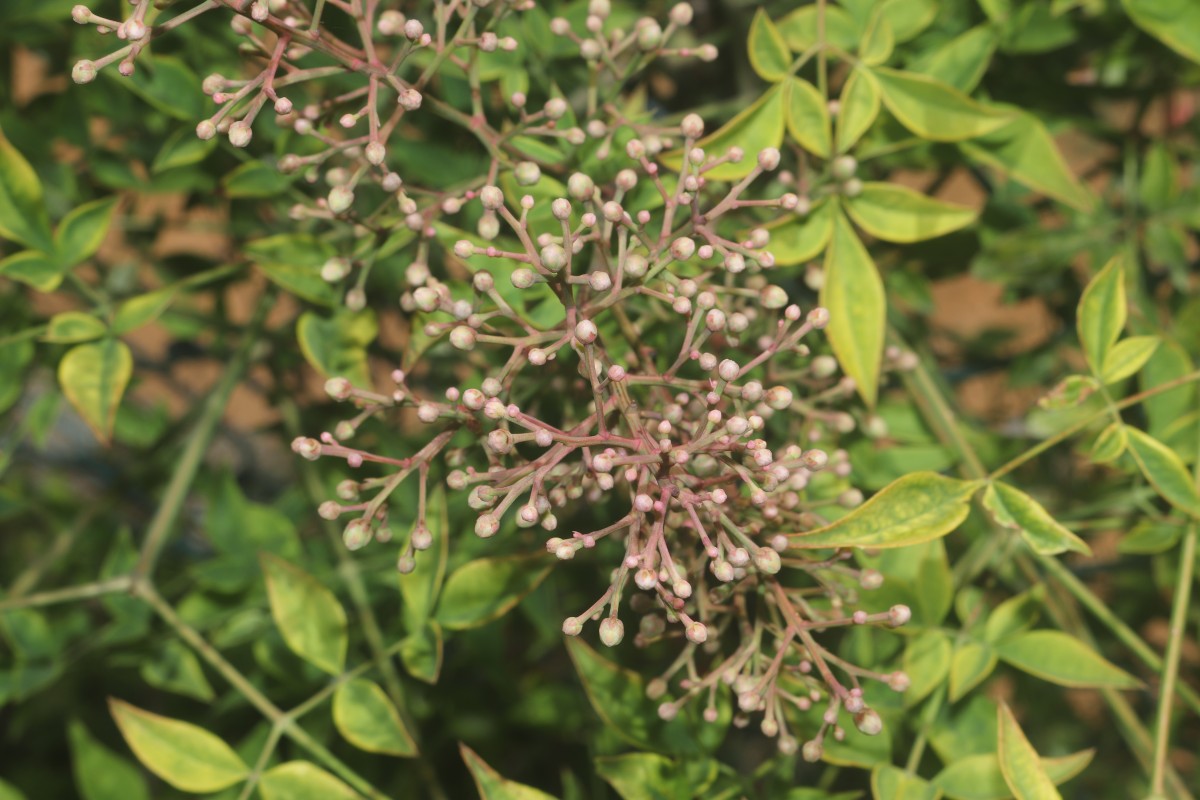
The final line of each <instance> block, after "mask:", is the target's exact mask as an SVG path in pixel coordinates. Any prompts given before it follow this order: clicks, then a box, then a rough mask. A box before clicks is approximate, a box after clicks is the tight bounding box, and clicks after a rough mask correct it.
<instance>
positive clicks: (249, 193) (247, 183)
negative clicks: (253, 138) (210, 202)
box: [221, 161, 295, 199]
mask: <svg viewBox="0 0 1200 800" xmlns="http://www.w3.org/2000/svg"><path fill="white" fill-rule="evenodd" d="M293 180H295V176H292V175H284V174H283V173H282V172H280V171H279V170H278V168H276V167H274V166H271V165H269V164H264V163H263V162H262V161H247V162H246V163H245V164H241V165H239V166H238V167H236V168H234V169H233V171H232V172H230V173H229V174H228V175H226V176H225V177H223V178H221V185H222V186H223V187H225V194H226V195H228V196H229V197H232V198H234V199H241V198H265V197H274V196H275V195H277V194H279V193H281V192H284V191H286V190H287V188H288V187H289V186H291V185H292V181H293Z"/></svg>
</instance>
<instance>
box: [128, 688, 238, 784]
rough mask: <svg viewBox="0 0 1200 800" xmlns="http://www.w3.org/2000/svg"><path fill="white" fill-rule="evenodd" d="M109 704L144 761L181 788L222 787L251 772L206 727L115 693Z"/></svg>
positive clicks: (230, 749)
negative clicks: (144, 707)
mask: <svg viewBox="0 0 1200 800" xmlns="http://www.w3.org/2000/svg"><path fill="white" fill-rule="evenodd" d="M108 709H109V711H110V712H111V713H112V716H113V719H114V720H116V723H117V727H118V728H120V729H121V735H122V736H124V737H125V742H126V744H128V745H129V749H130V750H132V751H133V754H134V755H135V756H137V759H138V761H140V762H142V764H143V765H144V766H145V767H146V769H148V770H150V771H151V772H153V773H154V774H155V775H157V776H158V777H160V778H162V779H163V780H164V781H166V782H167V783H169V784H171V785H172V786H174V787H175V788H176V789H179V790H180V791H184V792H194V793H197V794H199V793H204V792H218V791H220V790H221V789H224V788H225V787H227V786H232V785H233V784H235V783H238V782H239V781H241V780H242V779H243V778H245V777H246V776H247V775H248V774H250V768H249V767H247V766H246V765H245V764H244V763H243V762H242V759H241V758H239V757H238V754H237V753H235V752H234V751H233V749H232V748H231V747H230V746H229V745H227V744H225V742H223V741H222V740H221V739H219V738H218V737H216V736H215V735H213V734H211V733H209V732H208V731H206V730H204V729H203V728H200V727H197V726H195V725H192V724H191V723H188V722H181V721H180V720H177V719H171V718H170V717H162V716H159V715H158V714H153V713H151V712H149V711H143V710H142V709H140V708H137V707H136V706H131V705H129V704H128V703H125V702H123V701H121V700H117V699H115V698H111V697H110V698H109V699H108Z"/></svg>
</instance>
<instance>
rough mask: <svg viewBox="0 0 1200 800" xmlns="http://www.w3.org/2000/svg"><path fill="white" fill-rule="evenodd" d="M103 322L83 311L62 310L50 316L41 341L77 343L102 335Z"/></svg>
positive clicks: (103, 329)
mask: <svg viewBox="0 0 1200 800" xmlns="http://www.w3.org/2000/svg"><path fill="white" fill-rule="evenodd" d="M105 330H106V328H105V327H104V323H103V322H101V321H100V320H98V319H96V318H95V317H93V316H92V315H91V314H87V313H84V312H83V311H63V312H60V313H58V314H55V315H54V316H53V317H51V318H50V325H49V326H48V327H47V329H46V332H45V333H44V334H43V335H42V341H43V342H53V343H54V344H77V343H79V342H89V341H91V340H92V339H96V338H98V337H100V336H103V335H104V331H105Z"/></svg>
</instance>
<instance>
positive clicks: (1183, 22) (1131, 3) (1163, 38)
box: [1121, 0, 1200, 64]
mask: <svg viewBox="0 0 1200 800" xmlns="http://www.w3.org/2000/svg"><path fill="white" fill-rule="evenodd" d="M1121 5H1122V6H1124V7H1125V13H1127V14H1129V18H1130V19H1132V20H1133V22H1134V24H1135V25H1137V26H1138V27H1139V28H1141V29H1142V30H1144V31H1146V33H1149V34H1150V35H1151V36H1153V37H1154V38H1155V39H1158V40H1159V41H1160V42H1162V43H1163V44H1165V45H1166V46H1167V47H1169V48H1171V49H1172V50H1174V51H1175V52H1176V53H1179V54H1180V55H1181V56H1183V57H1185V58H1189V59H1191V60H1192V61H1194V62H1196V63H1198V64H1200V6H1198V5H1196V4H1195V3H1193V2H1189V0H1121Z"/></svg>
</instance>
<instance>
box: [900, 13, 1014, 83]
mask: <svg viewBox="0 0 1200 800" xmlns="http://www.w3.org/2000/svg"><path fill="white" fill-rule="evenodd" d="M998 41H999V38H998V36H997V34H996V31H995V29H994V28H993V27H992V26H991V25H979V26H977V27H974V28H971V29H970V30H969V31H967V32H966V33H962V34H959V35H958V36H956V37H955V38H953V39H951V40H950V41H948V42H946V43H945V44H943V45H942V46H941V47H938V48H937V49H935V50H933V51H932V52H931V53H930V54H929V55H928V56H925V57H923V58H920V59H918V60H917V61H916V63H914V64H911V65H910V69H912V70H913V71H914V72H920V73H921V74H923V75H928V76H929V77H931V78H934V79H936V80H939V81H941V82H942V83H945V84H948V85H950V86H953V87H954V88H955V89H958V90H959V91H960V92H964V93H969V92H971V91H972V90H974V89H975V87H976V86H978V85H979V81H981V80H982V79H983V75H984V73H985V72H987V68H988V64H990V63H991V60H992V54H993V53H995V52H996V44H997V43H998Z"/></svg>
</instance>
